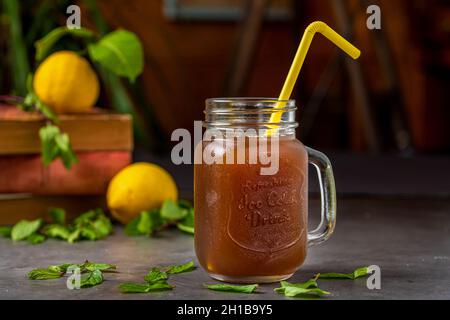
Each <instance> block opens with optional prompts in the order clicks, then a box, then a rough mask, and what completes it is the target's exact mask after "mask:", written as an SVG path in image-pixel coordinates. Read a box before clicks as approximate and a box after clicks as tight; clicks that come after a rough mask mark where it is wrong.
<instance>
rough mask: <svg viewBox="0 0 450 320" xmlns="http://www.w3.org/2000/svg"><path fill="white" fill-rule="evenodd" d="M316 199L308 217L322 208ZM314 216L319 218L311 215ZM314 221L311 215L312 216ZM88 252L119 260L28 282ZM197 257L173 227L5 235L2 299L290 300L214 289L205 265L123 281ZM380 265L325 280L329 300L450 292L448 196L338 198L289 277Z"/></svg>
mask: <svg viewBox="0 0 450 320" xmlns="http://www.w3.org/2000/svg"><path fill="white" fill-rule="evenodd" d="M317 210H318V201H316V200H313V201H312V204H311V216H316V215H318V213H317ZM312 220H314V219H312ZM313 222H314V221H312V223H313ZM85 259H89V260H91V261H97V262H107V263H113V264H117V266H118V273H111V274H106V275H105V279H106V281H105V282H104V283H103V284H102V285H99V286H97V287H93V288H89V289H82V290H73V291H72V290H68V289H67V288H66V285H65V279H56V280H49V281H30V280H28V279H27V277H26V274H27V272H28V271H30V270H31V269H32V268H34V267H46V266H48V265H51V264H58V263H65V262H71V263H72V262H82V261H84V260H85ZM191 259H195V253H194V250H193V238H192V237H191V236H189V235H186V234H182V233H180V232H178V231H176V230H171V231H166V232H163V233H161V234H160V235H159V236H158V237H156V238H146V237H135V238H131V237H127V236H125V235H124V233H123V230H122V229H121V228H120V227H117V228H116V231H115V234H114V235H113V236H111V237H109V238H107V239H105V240H102V241H98V242H81V243H77V244H73V245H70V244H68V243H65V242H60V241H55V240H50V241H47V242H45V243H43V244H41V245H36V246H31V245H28V244H27V243H14V244H13V243H12V242H11V241H10V240H8V239H0V299H239V300H245V299H285V298H284V297H283V296H281V295H278V294H276V293H274V292H273V288H275V286H276V285H275V284H273V285H262V286H261V287H260V288H259V290H258V291H259V293H258V294H251V295H245V294H232V293H223V292H213V291H209V290H207V289H205V288H203V287H202V285H203V284H204V283H214V282H215V281H213V280H212V279H210V278H208V276H207V275H206V274H205V272H204V271H203V270H202V269H201V268H197V270H195V271H194V272H192V273H186V274H180V275H177V276H173V278H172V279H171V280H170V282H171V283H172V284H174V285H175V286H176V288H175V289H174V290H173V291H168V292H159V293H151V294H141V295H124V294H121V293H119V291H118V289H117V286H118V285H119V284H120V283H122V282H127V281H137V282H141V281H142V277H143V276H144V275H145V274H146V273H147V271H148V270H149V269H150V268H151V267H152V266H158V265H167V264H175V263H182V262H186V261H188V260H191ZM367 265H378V266H380V268H381V290H369V289H367V287H366V280H365V279H358V280H356V281H350V280H327V281H325V280H323V281H321V282H320V286H321V287H322V288H323V289H325V290H327V291H330V292H332V295H331V296H330V297H328V298H326V299H450V202H449V201H448V200H447V199H441V200H439V199H428V200H424V199H420V198H411V199H403V200H401V199H397V200H396V199H385V198H379V199H376V198H364V197H361V198H359V199H352V198H348V197H346V198H343V199H340V201H339V211H338V224H337V228H336V232H335V235H334V236H333V237H332V238H331V239H330V240H329V241H328V242H327V243H325V244H323V245H321V246H319V247H314V248H311V250H310V252H309V254H308V258H307V261H306V263H305V264H304V265H303V267H302V268H301V269H300V270H299V271H298V272H297V273H296V274H295V276H294V277H293V279H291V281H293V282H296V281H305V280H307V279H308V278H309V277H311V276H312V275H313V274H315V273H317V272H350V271H352V270H353V269H355V268H356V267H360V266H367Z"/></svg>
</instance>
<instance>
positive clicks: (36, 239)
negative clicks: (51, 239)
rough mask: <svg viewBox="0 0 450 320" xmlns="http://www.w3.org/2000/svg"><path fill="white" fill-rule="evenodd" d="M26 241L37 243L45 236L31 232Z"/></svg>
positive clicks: (43, 239)
mask: <svg viewBox="0 0 450 320" xmlns="http://www.w3.org/2000/svg"><path fill="white" fill-rule="evenodd" d="M27 241H28V242H29V243H31V244H39V243H42V242H44V241H45V236H43V235H42V234H38V233H33V234H32V235H31V236H29V237H28V238H27Z"/></svg>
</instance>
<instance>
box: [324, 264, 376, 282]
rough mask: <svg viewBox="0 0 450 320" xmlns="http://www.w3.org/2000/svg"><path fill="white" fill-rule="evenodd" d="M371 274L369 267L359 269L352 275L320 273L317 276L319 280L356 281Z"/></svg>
mask: <svg viewBox="0 0 450 320" xmlns="http://www.w3.org/2000/svg"><path fill="white" fill-rule="evenodd" d="M368 274H369V268H368V267H362V268H358V269H356V270H355V271H353V272H352V273H335V272H331V273H318V274H317V275H316V278H317V279H350V280H355V279H358V278H361V277H365V276H367V275H368Z"/></svg>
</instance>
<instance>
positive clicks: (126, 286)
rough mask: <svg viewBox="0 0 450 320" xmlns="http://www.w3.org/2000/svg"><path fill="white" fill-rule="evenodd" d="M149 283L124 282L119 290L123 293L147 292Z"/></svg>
mask: <svg viewBox="0 0 450 320" xmlns="http://www.w3.org/2000/svg"><path fill="white" fill-rule="evenodd" d="M147 288H148V284H139V283H122V284H121V285H120V286H119V290H120V291H121V292H122V293H147V292H148V291H147Z"/></svg>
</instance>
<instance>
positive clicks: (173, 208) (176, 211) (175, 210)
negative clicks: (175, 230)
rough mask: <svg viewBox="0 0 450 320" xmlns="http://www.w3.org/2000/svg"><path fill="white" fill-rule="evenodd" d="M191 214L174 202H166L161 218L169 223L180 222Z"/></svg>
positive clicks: (163, 205) (162, 208)
mask: <svg viewBox="0 0 450 320" xmlns="http://www.w3.org/2000/svg"><path fill="white" fill-rule="evenodd" d="M188 213H189V210H187V209H185V208H181V207H179V206H178V204H177V203H176V202H175V201H173V200H170V199H168V200H166V201H164V202H163V204H162V207H161V217H162V218H163V219H166V220H169V221H179V220H182V219H184V218H185V217H186V216H187V215H188Z"/></svg>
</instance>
